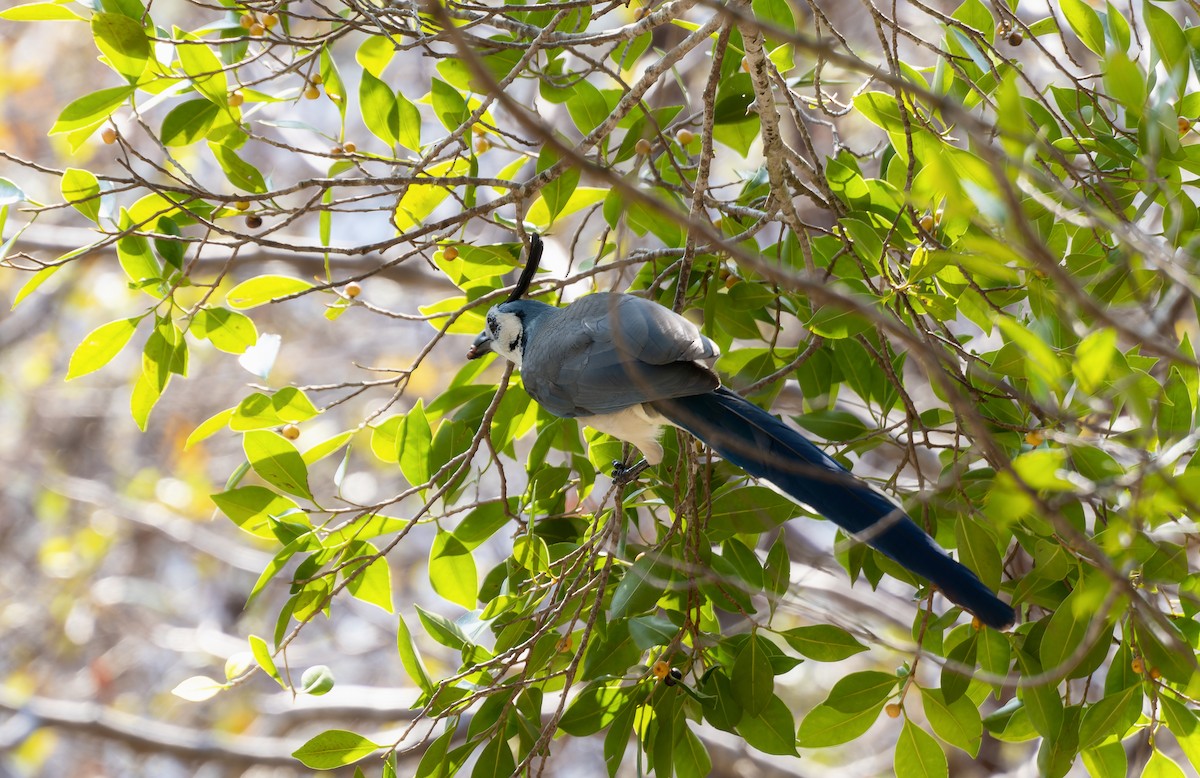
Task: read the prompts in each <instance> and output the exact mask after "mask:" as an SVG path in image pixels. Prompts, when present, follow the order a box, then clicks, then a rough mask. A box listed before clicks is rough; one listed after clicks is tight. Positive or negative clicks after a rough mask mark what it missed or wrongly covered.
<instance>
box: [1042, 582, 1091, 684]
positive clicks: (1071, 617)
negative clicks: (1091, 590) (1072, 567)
mask: <svg viewBox="0 0 1200 778" xmlns="http://www.w3.org/2000/svg"><path fill="white" fill-rule="evenodd" d="M1085 595H1086V590H1085V589H1084V588H1082V587H1079V588H1076V589H1075V591H1073V592H1071V594H1069V595H1068V596H1067V598H1066V599H1065V600H1063V601H1062V603H1061V604H1060V605H1059V606H1058V607H1057V608H1056V609H1055V610H1054V613H1053V614H1052V615H1051V616H1050V622H1049V623H1048V624H1047V625H1046V632H1045V634H1044V635H1043V637H1042V645H1041V656H1040V659H1041V662H1042V670H1043V671H1045V672H1048V673H1051V674H1054V675H1058V674H1060V673H1063V674H1065V673H1066V672H1068V671H1070V670H1072V669H1074V666H1075V664H1078V662H1079V661H1080V660H1081V659H1082V658H1083V654H1082V653H1081V648H1082V643H1083V640H1084V638H1085V637H1086V636H1087V630H1088V625H1089V624H1091V623H1092V621H1093V619H1095V617H1096V613H1095V611H1094V609H1092V608H1089V607H1087V606H1086V603H1087V602H1088V601H1087V600H1085V599H1084V596H1085ZM1073 654H1079V656H1077V657H1074V658H1073V657H1072V655H1073ZM1072 658H1073V663H1072V664H1071V665H1070V666H1067V665H1065V663H1066V662H1067V660H1069V659H1072Z"/></svg>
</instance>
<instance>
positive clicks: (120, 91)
mask: <svg viewBox="0 0 1200 778" xmlns="http://www.w3.org/2000/svg"><path fill="white" fill-rule="evenodd" d="M133 92H134V88H133V87H132V86H114V87H110V88H108V89H101V90H98V91H96V92H92V93H90V94H86V95H84V96H83V97H80V98H79V99H77V100H72V101H71V102H70V103H68V104H67V107H66V108H64V109H63V110H62V113H60V114H59V115H58V119H57V120H56V121H55V122H54V126H52V127H51V128H50V134H51V135H60V134H62V133H64V132H74V131H75V130H84V129H88V128H91V129H95V128H96V127H99V126H100V123H101V122H103V121H104V120H105V119H107V118H108V117H109V116H110V115H111V114H112V112H113V111H115V110H117V107H118V106H120V105H122V104H124V102H125V101H126V100H127V99H129V96H130V95H132V94H133Z"/></svg>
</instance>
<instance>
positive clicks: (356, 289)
mask: <svg viewBox="0 0 1200 778" xmlns="http://www.w3.org/2000/svg"><path fill="white" fill-rule="evenodd" d="M343 291H344V292H345V293H346V296H347V297H349V298H350V299H351V300H353V299H354V298H355V297H358V296H359V295H360V294H362V285H361V284H359V283H358V282H357V281H351V282H350V283H348V284H346V288H345V289H344V290H343Z"/></svg>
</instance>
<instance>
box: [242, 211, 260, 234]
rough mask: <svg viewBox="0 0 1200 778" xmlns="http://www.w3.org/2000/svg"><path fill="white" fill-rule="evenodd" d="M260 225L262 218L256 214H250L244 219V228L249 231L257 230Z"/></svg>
mask: <svg viewBox="0 0 1200 778" xmlns="http://www.w3.org/2000/svg"><path fill="white" fill-rule="evenodd" d="M262 225H263V220H262V217H261V216H259V215H258V214H255V213H252V214H250V215H249V216H247V217H246V226H247V227H249V228H250V229H252V230H257V229H258V228H259V227H261V226H262Z"/></svg>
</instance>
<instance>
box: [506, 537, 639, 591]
mask: <svg viewBox="0 0 1200 778" xmlns="http://www.w3.org/2000/svg"><path fill="white" fill-rule="evenodd" d="M512 558H513V559H514V560H515V561H516V563H517V564H519V565H520V566H521V567H523V568H525V569H526V570H528V571H529V572H531V573H533V574H534V575H538V574H540V573H546V572H549V570H550V549H549V548H548V547H547V546H546V541H545V540H543V539H542V538H541V537H539V536H537V535H521V536H520V537H519V538H517V539H516V540H514V541H513V553H512ZM613 596H614V599H615V597H616V595H613Z"/></svg>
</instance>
